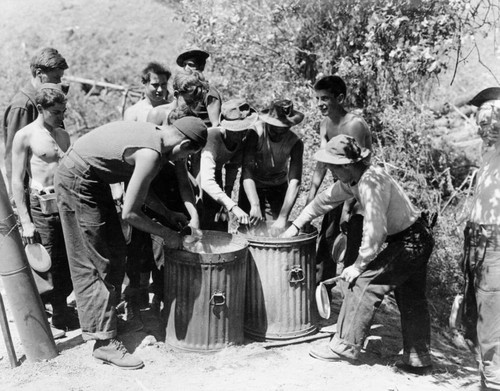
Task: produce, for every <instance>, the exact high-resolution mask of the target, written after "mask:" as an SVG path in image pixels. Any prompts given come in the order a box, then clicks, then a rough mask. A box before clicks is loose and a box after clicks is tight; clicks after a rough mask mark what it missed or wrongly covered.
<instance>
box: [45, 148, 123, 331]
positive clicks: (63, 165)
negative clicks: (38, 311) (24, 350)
mask: <svg viewBox="0 0 500 391" xmlns="http://www.w3.org/2000/svg"><path fill="white" fill-rule="evenodd" d="M55 188H56V193H57V204H58V207H59V213H60V216H61V223H62V228H63V232H64V239H65V242H66V249H67V252H68V260H69V267H70V271H71V278H72V280H73V286H74V290H75V298H76V303H77V309H78V316H79V319H80V324H81V327H82V337H83V338H84V339H85V340H89V339H108V338H113V337H115V336H116V323H117V316H116V304H117V302H118V299H119V294H120V289H121V284H122V282H123V277H124V273H125V257H126V245H125V238H124V237H123V233H122V229H121V226H120V221H119V219H118V215H117V213H116V208H115V204H114V202H113V197H112V196H111V190H110V187H109V185H108V184H106V183H103V182H101V181H100V180H99V179H98V178H97V177H96V176H95V175H94V173H93V172H92V168H91V167H90V166H89V165H88V164H86V163H85V162H84V161H83V160H82V159H81V158H80V157H79V156H78V155H76V153H75V152H74V151H72V150H70V151H69V152H68V153H67V154H66V155H65V156H64V157H63V159H62V160H61V162H60V165H59V168H58V170H57V173H56V176H55Z"/></svg>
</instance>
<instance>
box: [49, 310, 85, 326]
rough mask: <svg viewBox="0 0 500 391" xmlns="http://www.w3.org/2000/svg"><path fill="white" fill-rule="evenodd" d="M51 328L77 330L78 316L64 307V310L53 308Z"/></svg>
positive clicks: (78, 324)
mask: <svg viewBox="0 0 500 391" xmlns="http://www.w3.org/2000/svg"><path fill="white" fill-rule="evenodd" d="M52 326H54V327H56V328H58V329H61V330H65V331H70V330H76V329H79V328H80V321H79V319H78V314H77V313H76V311H75V310H74V309H73V308H70V307H64V309H62V308H54V312H53V314H52Z"/></svg>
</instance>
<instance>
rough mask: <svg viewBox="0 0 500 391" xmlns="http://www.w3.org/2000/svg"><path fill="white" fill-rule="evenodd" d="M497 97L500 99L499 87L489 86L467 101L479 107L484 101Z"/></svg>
mask: <svg viewBox="0 0 500 391" xmlns="http://www.w3.org/2000/svg"><path fill="white" fill-rule="evenodd" d="M497 99H500V87H490V88H486V89H484V90H482V91H481V92H480V93H479V94H477V95H476V96H475V97H474V98H472V99H471V100H470V101H469V104H470V105H473V106H476V107H479V106H481V105H482V104H483V103H484V102H487V101H489V100H497Z"/></svg>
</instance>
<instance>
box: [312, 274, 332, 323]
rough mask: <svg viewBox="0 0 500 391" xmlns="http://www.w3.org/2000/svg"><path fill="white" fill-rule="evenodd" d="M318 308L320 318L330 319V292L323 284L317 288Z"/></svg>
mask: <svg viewBox="0 0 500 391" xmlns="http://www.w3.org/2000/svg"><path fill="white" fill-rule="evenodd" d="M316 306H317V307H318V313H319V316H321V317H322V318H323V319H328V318H330V313H331V307H330V297H328V291H327V290H326V286H325V284H323V283H322V282H320V283H319V285H318V286H317V287H316Z"/></svg>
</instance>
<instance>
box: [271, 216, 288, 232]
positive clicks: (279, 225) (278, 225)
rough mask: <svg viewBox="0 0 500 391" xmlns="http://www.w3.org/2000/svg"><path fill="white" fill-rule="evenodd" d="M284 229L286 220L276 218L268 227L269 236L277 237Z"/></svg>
mask: <svg viewBox="0 0 500 391" xmlns="http://www.w3.org/2000/svg"><path fill="white" fill-rule="evenodd" d="M285 227H286V219H280V218H278V219H277V220H276V221H275V222H274V223H273V224H272V225H271V227H270V229H269V230H270V232H271V236H279V235H280V234H282V233H283V231H284V230H285Z"/></svg>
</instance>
